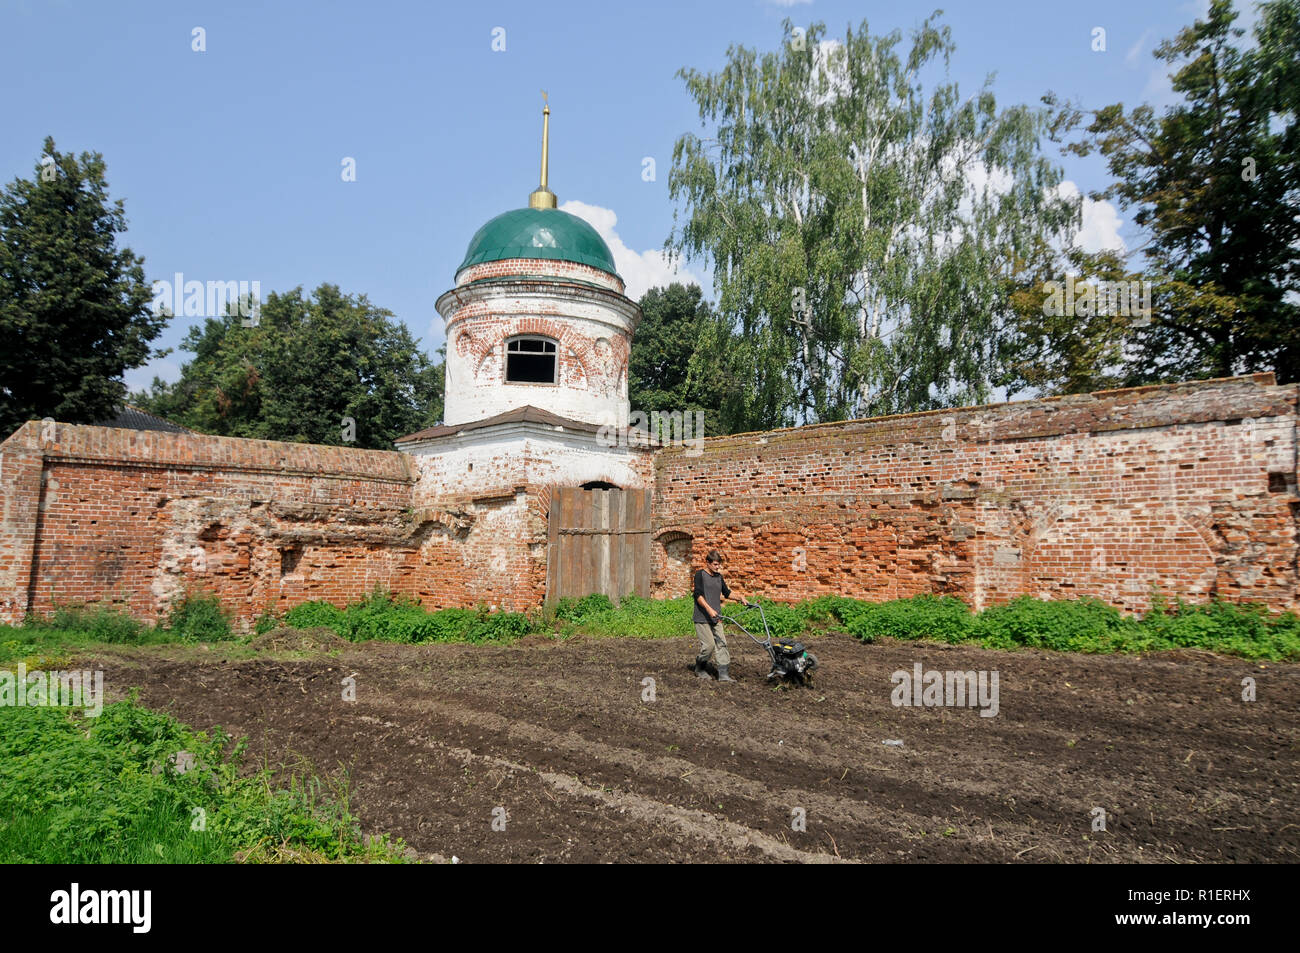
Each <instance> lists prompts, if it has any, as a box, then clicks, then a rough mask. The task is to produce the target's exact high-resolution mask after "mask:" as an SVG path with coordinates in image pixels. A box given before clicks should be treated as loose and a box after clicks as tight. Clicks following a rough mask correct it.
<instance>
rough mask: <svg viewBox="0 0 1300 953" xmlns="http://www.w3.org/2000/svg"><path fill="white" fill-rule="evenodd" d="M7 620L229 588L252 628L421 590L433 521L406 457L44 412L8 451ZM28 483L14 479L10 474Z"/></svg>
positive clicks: (165, 606) (163, 601)
mask: <svg viewBox="0 0 1300 953" xmlns="http://www.w3.org/2000/svg"><path fill="white" fill-rule="evenodd" d="M0 469H2V471H3V475H4V478H5V482H6V492H5V496H4V504H5V509H4V513H3V519H2V520H0V599H2V600H3V605H2V606H0V610H2V611H3V615H4V618H5V619H6V620H8V621H18V620H20V619H21V618H22V617H23V616H24V614H26V613H27V612H34V613H45V612H48V611H50V610H51V609H52V608H54V607H55V605H56V604H76V603H107V604H110V605H118V606H120V607H122V608H125V609H126V610H127V611H129V612H130V613H131V614H133V615H135V616H136V617H138V618H142V619H147V620H151V621H152V620H157V619H160V618H163V617H165V615H166V614H167V612H168V611H169V610H170V608H171V606H172V605H173V604H174V603H175V601H176V600H177V599H178V598H179V597H180V596H182V595H184V593H186V592H188V591H207V592H213V593H216V594H217V595H218V596H219V597H220V598H221V600H222V602H223V603H224V604H225V605H226V606H227V607H228V608H230V609H232V610H233V611H234V613H235V615H236V618H237V620H238V621H239V622H240V623H241V625H242V626H247V625H248V624H249V623H250V622H251V621H252V620H253V619H255V618H256V617H257V616H258V615H260V614H261V613H262V612H263V611H268V610H269V611H280V610H282V609H284V608H286V607H288V606H292V605H296V604H297V603H299V602H303V601H305V600H308V599H328V600H330V601H332V602H336V603H339V604H342V603H346V602H347V601H348V600H351V599H355V598H357V597H359V596H361V595H363V594H364V593H366V592H367V591H369V590H370V589H372V588H374V587H375V586H380V585H382V586H387V587H389V588H391V589H393V590H394V591H409V590H410V588H411V586H412V582H413V579H414V577H415V575H416V568H417V566H419V565H420V558H419V556H420V546H421V543H422V541H423V539H424V537H425V536H427V534H428V532H429V528H428V526H427V525H426V524H427V522H428V521H427V520H425V519H422V518H421V517H420V515H419V514H417V513H416V512H415V511H414V509H413V503H412V487H413V485H414V475H413V473H412V472H411V468H410V465H409V460H408V458H407V457H406V456H405V455H404V454H400V453H396V452H384V451H373V450H354V449H349V448H340V447H319V446H310V445H304V444H288V443H275V442H271V441H263V440H238V439H232V438H226V437H206V436H194V435H187V434H171V433H158V432H136V431H130V430H119V429H110V428H104V427H82V426H72V425H67V424H53V423H40V422H32V423H28V424H26V425H24V426H23V427H22V428H20V429H19V430H18V431H16V432H15V433H14V434H13V436H11V437H10V438H9V440H7V441H5V443H4V444H3V445H0ZM10 481H14V482H10Z"/></svg>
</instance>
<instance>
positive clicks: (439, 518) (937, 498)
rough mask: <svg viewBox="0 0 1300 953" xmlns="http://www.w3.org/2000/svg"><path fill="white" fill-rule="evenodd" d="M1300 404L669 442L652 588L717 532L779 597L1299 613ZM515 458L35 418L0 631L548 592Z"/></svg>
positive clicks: (1173, 398) (524, 604)
mask: <svg viewBox="0 0 1300 953" xmlns="http://www.w3.org/2000/svg"><path fill="white" fill-rule="evenodd" d="M1298 392H1300V388H1298V387H1296V386H1286V387H1278V386H1276V385H1274V384H1273V383H1272V380H1271V378H1270V377H1268V376H1256V377H1250V378H1236V379H1232V380H1226V381H1209V382H1201V383H1196V384H1179V385H1171V386H1167V387H1153V388H1140V389H1134V390H1126V391H1111V392H1104V393H1098V394H1090V395H1080V396H1075V397H1066V398H1056V399H1052V400H1042V401H1028V402H1020V403H1013V404H1003V405H999V406H994V407H984V408H965V409H957V410H946V411H936V412H933V413H925V414H909V415H904V416H899V417H888V418H879V419H874V420H863V421H851V422H847V423H839V424H824V425H817V426H812V427H803V428H797V429H792V430H784V431H773V432H769V433H764V434H741V435H737V436H730V437H717V438H712V439H708V440H705V441H704V443H703V449H702V451H699V452H697V451H696V450H695V449H694V448H690V447H673V448H668V449H665V450H661V451H659V452H658V453H656V454H655V457H654V488H655V490H654V526H653V529H654V538H655V541H656V542H655V545H654V547H653V552H654V554H655V559H654V567H653V579H652V582H653V585H654V590H655V592H656V594H657V595H661V596H664V595H675V594H678V593H680V592H682V591H684V590H685V589H686V587H687V586H688V585H689V578H690V572H691V569H692V568H693V566H698V565H700V564H701V562H702V557H703V554H704V553H705V552H707V551H708V550H709V549H710V548H715V547H716V548H718V549H720V550H722V551H723V553H724V554H725V555H726V557H727V571H728V574H729V577H730V579H731V580H732V582H733V583H734V584H736V585H737V587H738V588H740V589H742V591H744V592H746V593H747V594H748V593H755V592H759V593H763V594H766V595H769V596H773V597H775V598H778V599H785V600H796V599H801V598H806V597H810V596H815V595H818V594H822V593H844V594H848V595H854V596H859V597H863V598H871V599H890V598H896V597H900V596H908V595H914V594H917V593H923V592H932V593H952V594H955V595H958V596H960V597H961V598H963V599H965V600H967V601H968V602H970V603H971V604H972V605H974V606H977V607H979V606H983V605H987V604H991V603H996V602H1000V601H1005V600H1007V599H1010V598H1013V597H1015V596H1016V595H1019V594H1021V593H1030V594H1033V595H1040V596H1053V597H1070V596H1078V595H1096V596H1100V597H1101V598H1103V599H1106V600H1107V601H1109V602H1112V603H1114V604H1116V605H1120V606H1122V607H1125V608H1127V609H1133V610H1141V609H1144V608H1146V607H1147V606H1148V605H1149V598H1150V593H1151V590H1152V587H1153V586H1157V587H1159V588H1160V589H1161V590H1163V591H1164V592H1165V593H1166V594H1168V595H1169V596H1177V595H1181V596H1184V597H1188V598H1191V599H1194V600H1201V599H1207V598H1211V597H1214V596H1219V597H1223V598H1227V599H1234V600H1253V601H1261V602H1265V603H1267V604H1268V605H1270V606H1273V607H1274V608H1279V609H1280V608H1300V602H1298V600H1297V593H1298V592H1300V581H1298V573H1297V555H1298V552H1300V548H1298V546H1297V523H1298V520H1300V496H1297V492H1296V483H1297V479H1296V478H1297V461H1296V454H1297V433H1296V424H1297V398H1298ZM515 463H516V464H517V466H515V467H514V470H512V471H511V472H509V473H507V472H506V471H504V470H503V471H501V472H497V471H496V470H493V469H492V468H485V469H484V472H483V474H482V476H483V479H484V480H485V481H487V482H484V483H483V484H482V486H481V487H480V488H478V489H474V488H472V487H469V486H465V487H456V488H454V489H453V488H452V487H451V486H450V485H447V486H443V487H441V489H440V488H439V487H438V486H433V485H423V484H422V485H421V486H420V488H419V491H418V492H417V487H416V479H417V477H416V472H417V468H416V462H415V460H414V458H412V457H409V456H407V455H406V454H401V453H396V452H382V451H371V450H352V449H347V448H338V447H318V446H308V445H303V444H285V443H272V442H268V441H254V440H236V439H231V438H224V437H202V436H192V435H176V434H163V433H141V432H135V431H127V430H113V429H108V428H97V427H78V426H70V425H66V424H57V425H44V424H41V423H39V422H33V423H29V424H26V425H25V426H23V427H22V428H20V429H19V430H18V431H17V432H16V433H14V435H13V436H11V437H10V438H9V439H8V440H7V441H5V442H4V443H3V444H0V481H2V485H3V486H4V496H3V512H2V513H0V618H3V619H4V620H6V621H18V620H20V619H21V618H22V617H23V615H24V614H25V613H27V612H28V611H34V612H38V613H44V612H48V611H49V610H50V609H51V608H53V607H54V605H55V604H56V603H78V602H108V603H115V604H118V605H121V606H123V607H125V608H127V609H128V610H129V611H130V612H131V613H132V614H134V615H136V616H137V617H139V618H142V619H146V620H157V619H160V618H162V617H164V616H165V615H166V613H167V611H168V610H169V608H170V607H171V605H172V604H173V603H174V601H175V600H176V599H177V598H178V597H179V596H181V595H183V594H184V593H185V592H186V591H189V590H203V591H210V592H214V593H217V594H218V595H219V596H220V597H221V599H222V600H223V602H224V603H225V604H226V605H227V606H228V607H229V608H231V609H232V610H233V611H234V612H235V614H236V617H237V619H238V621H239V623H240V625H241V626H244V627H246V626H247V625H249V624H250V623H251V622H252V621H253V620H254V619H256V618H257V616H258V615H260V614H261V613H262V612H263V611H266V610H272V611H281V610H283V609H285V608H287V607H290V606H292V605H295V604H297V603H299V602H302V601H305V600H307V599H328V600H330V601H332V602H334V603H336V604H338V605H343V604H346V603H347V602H349V601H351V600H353V599H356V598H358V597H360V596H362V595H364V594H365V593H366V592H368V591H369V590H371V589H372V588H373V587H375V586H376V585H384V586H387V587H388V588H390V589H392V590H394V591H396V592H401V593H407V594H410V595H414V596H418V597H419V598H421V600H422V601H423V602H424V604H425V605H426V606H429V607H439V606H451V605H457V606H472V605H475V604H478V603H485V604H487V605H493V606H497V607H499V608H504V609H516V610H519V609H525V608H528V607H530V606H535V605H539V604H540V603H541V602H542V599H543V597H544V595H545V578H546V565H545V539H546V519H547V503H548V500H549V494H548V489H547V487H548V485H549V484H548V483H547V482H546V480H547V479H551V478H550V477H547V478H546V479H543V480H542V481H541V482H538V481H537V480H534V479H533V478H531V477H530V476H528V473H531V472H533V471H532V470H529V469H528V467H526V466H524V465H523V461H522V459H521V460H519V461H515ZM507 469H509V468H507ZM515 471H518V472H515ZM477 475H478V474H476V476H477ZM433 482H434V483H436V482H437V481H436V480H434V481H433ZM489 484H490V485H489Z"/></svg>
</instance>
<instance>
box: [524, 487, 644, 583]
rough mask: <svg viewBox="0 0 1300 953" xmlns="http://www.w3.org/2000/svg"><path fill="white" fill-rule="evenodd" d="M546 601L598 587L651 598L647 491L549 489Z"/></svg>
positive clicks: (580, 488)
mask: <svg viewBox="0 0 1300 953" xmlns="http://www.w3.org/2000/svg"><path fill="white" fill-rule="evenodd" d="M548 529H549V533H548V537H547V545H546V602H547V604H548V605H549V604H552V603H554V602H555V601H556V600H558V599H562V598H564V597H565V596H585V595H590V594H591V593H593V592H603V593H604V594H605V595H607V596H609V597H610V599H612V600H614V601H615V602H618V601H619V600H620V599H621V598H622V597H623V596H625V595H628V594H629V593H632V594H634V595H638V596H643V597H645V598H649V597H650V491H649V490H619V489H608V490H584V489H583V488H582V487H577V486H573V487H569V486H566V487H556V488H555V489H553V490H552V491H551V510H550V514H549V516H548Z"/></svg>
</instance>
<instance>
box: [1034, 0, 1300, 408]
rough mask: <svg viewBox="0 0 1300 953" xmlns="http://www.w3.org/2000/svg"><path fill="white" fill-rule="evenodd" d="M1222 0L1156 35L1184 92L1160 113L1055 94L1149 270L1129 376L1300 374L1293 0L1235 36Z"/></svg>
mask: <svg viewBox="0 0 1300 953" xmlns="http://www.w3.org/2000/svg"><path fill="white" fill-rule="evenodd" d="M1236 16H1237V14H1236V11H1235V10H1234V9H1233V5H1232V3H1231V2H1230V0H1213V2H1212V3H1211V4H1210V9H1209V13H1208V14H1207V16H1206V17H1205V19H1203V20H1197V21H1195V22H1194V23H1193V24H1192V25H1191V26H1189V27H1186V28H1185V29H1183V30H1181V31H1180V32H1179V33H1178V35H1177V36H1176V37H1175V38H1174V39H1173V40H1169V41H1166V42H1165V43H1162V44H1161V45H1160V46H1158V47H1157V48H1156V50H1155V56H1156V57H1157V58H1158V59H1160V60H1162V61H1164V62H1166V63H1168V64H1170V67H1171V68H1172V70H1173V72H1172V73H1171V79H1172V86H1173V90H1174V91H1175V92H1176V93H1178V94H1179V95H1180V96H1181V101H1180V102H1178V103H1177V104H1176V105H1174V106H1172V107H1170V108H1168V109H1166V110H1164V111H1163V113H1157V110H1156V109H1154V108H1153V107H1151V106H1149V105H1140V106H1137V107H1136V108H1134V109H1131V110H1126V109H1125V108H1124V106H1123V104H1122V103H1116V104H1113V105H1110V106H1105V107H1102V108H1100V109H1084V108H1082V107H1080V106H1077V105H1070V104H1063V103H1061V102H1060V101H1058V100H1057V99H1056V98H1055V97H1052V96H1050V95H1049V97H1047V98H1046V99H1047V102H1048V103H1049V105H1051V106H1053V107H1055V108H1056V109H1057V110H1058V112H1057V115H1056V119H1055V123H1054V126H1053V135H1054V136H1056V137H1057V138H1060V139H1063V140H1064V139H1068V138H1070V137H1071V136H1072V135H1074V134H1075V133H1077V132H1080V130H1081V135H1080V136H1079V138H1078V139H1077V140H1076V141H1074V142H1070V143H1069V144H1068V145H1067V147H1066V148H1067V150H1068V151H1070V152H1074V153H1076V154H1079V155H1088V154H1089V153H1091V152H1093V151H1097V152H1099V153H1100V154H1101V155H1102V156H1103V157H1105V159H1106V161H1107V166H1108V169H1109V171H1110V173H1111V175H1112V176H1113V177H1114V181H1113V182H1112V184H1111V185H1110V186H1109V187H1108V188H1106V189H1103V190H1100V191H1098V192H1096V193H1094V194H1093V198H1095V199H1103V198H1105V199H1112V198H1113V199H1116V200H1118V201H1119V203H1120V204H1121V205H1122V206H1123V207H1124V208H1126V209H1129V210H1131V212H1132V215H1133V220H1134V222H1135V223H1136V224H1137V225H1138V226H1139V227H1140V228H1142V229H1144V230H1145V232H1146V235H1147V240H1146V241H1145V243H1144V244H1143V245H1142V246H1141V247H1140V249H1138V251H1141V253H1142V255H1143V258H1144V259H1145V272H1146V274H1147V276H1148V277H1149V278H1150V279H1151V280H1152V281H1153V284H1154V287H1155V294H1154V307H1153V311H1154V320H1152V321H1151V322H1150V324H1149V325H1147V326H1145V327H1143V326H1134V327H1132V328H1131V329H1130V333H1129V338H1130V340H1129V346H1128V356H1127V358H1126V360H1125V362H1124V364H1123V367H1122V373H1121V374H1120V377H1121V379H1122V381H1123V382H1124V383H1127V384H1141V383H1148V382H1152V381H1162V380H1181V379H1188V378H1197V377H1225V376H1229V375H1232V374H1239V373H1244V372H1252V371H1260V370H1275V371H1276V372H1277V374H1278V377H1279V379H1280V380H1282V381H1294V380H1298V379H1300V305H1298V304H1297V301H1296V297H1295V293H1296V291H1297V290H1300V132H1298V128H1300V127H1298V125H1297V123H1298V121H1300V0H1271V2H1268V3H1263V4H1261V5H1260V6H1259V20H1258V22H1257V25H1256V27H1255V43H1254V44H1253V45H1247V44H1244V43H1243V42H1242V37H1243V36H1244V31H1243V30H1241V29H1240V28H1238V27H1236V26H1234V25H1233V24H1234V21H1235V20H1236Z"/></svg>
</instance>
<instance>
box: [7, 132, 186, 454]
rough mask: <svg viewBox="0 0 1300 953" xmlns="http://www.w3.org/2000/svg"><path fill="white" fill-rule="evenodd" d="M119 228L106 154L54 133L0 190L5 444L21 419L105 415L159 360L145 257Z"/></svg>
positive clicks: (83, 419)
mask: <svg viewBox="0 0 1300 953" xmlns="http://www.w3.org/2000/svg"><path fill="white" fill-rule="evenodd" d="M125 231H126V215H125V211H124V209H123V204H122V200H121V199H118V200H117V201H110V200H109V197H108V182H107V179H106V178H105V165H104V159H103V156H102V155H100V154H99V153H90V152H83V153H82V154H81V156H80V158H78V157H77V156H75V155H72V154H70V153H69V154H63V153H60V152H59V151H58V150H57V149H55V146H54V140H53V139H52V138H47V139H46V140H45V152H44V155H43V157H42V161H41V162H39V163H38V164H37V166H36V174H35V176H34V177H33V178H32V179H21V178H19V179H15V180H14V181H13V182H11V183H10V184H9V185H8V186H6V187H5V190H4V192H3V194H0V439H2V438H3V437H4V436H7V435H8V434H9V433H11V432H12V431H13V430H15V429H16V428H18V427H19V426H21V425H22V424H23V423H24V422H26V421H28V420H33V419H39V418H44V417H53V418H54V419H55V420H59V421H65V422H67V423H91V422H94V421H96V420H100V419H103V418H106V417H110V416H112V414H113V411H114V408H115V407H116V406H117V405H118V404H120V403H121V401H122V398H123V396H124V395H125V393H126V386H125V385H124V384H123V382H122V375H123V374H124V373H125V372H126V371H127V370H130V369H131V368H134V367H139V366H141V365H143V364H145V363H146V362H147V361H148V360H149V359H150V357H151V356H155V355H154V354H153V352H151V349H150V342H151V341H153V340H154V339H155V338H156V337H157V336H158V335H159V334H160V333H161V331H162V329H163V326H164V325H165V324H166V317H164V316H159V315H155V314H153V312H152V311H151V310H150V308H149V300H150V292H149V287H148V285H147V284H146V283H145V278H144V259H143V258H140V257H139V256H137V255H136V254H134V253H133V252H132V251H131V249H129V248H118V246H117V236H118V235H119V234H120V233H122V232H125ZM157 356H161V355H160V354H159V355H157Z"/></svg>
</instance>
